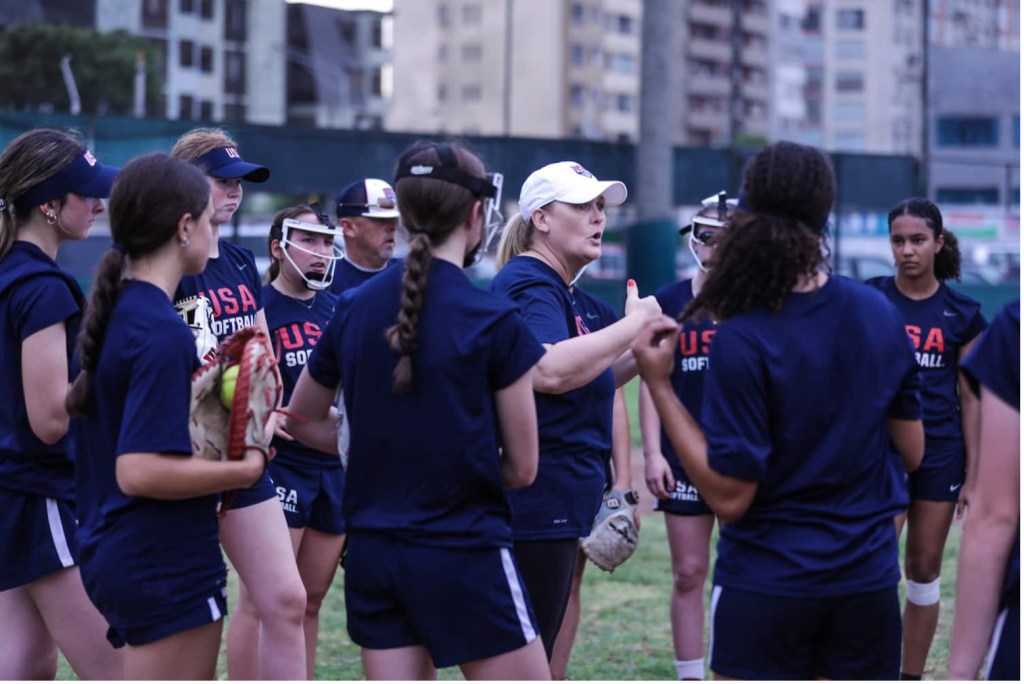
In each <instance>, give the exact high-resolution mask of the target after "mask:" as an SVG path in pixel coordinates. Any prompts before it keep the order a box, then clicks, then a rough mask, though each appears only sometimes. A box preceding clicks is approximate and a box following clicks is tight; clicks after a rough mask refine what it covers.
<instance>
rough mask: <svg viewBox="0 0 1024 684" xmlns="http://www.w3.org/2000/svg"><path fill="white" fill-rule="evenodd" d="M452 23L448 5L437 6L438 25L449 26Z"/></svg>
mask: <svg viewBox="0 0 1024 684" xmlns="http://www.w3.org/2000/svg"><path fill="white" fill-rule="evenodd" d="M450 23H451V16H450V14H449V12H448V5H445V4H443V3H442V4H440V5H438V6H437V25H438V26H448V25H449V24H450Z"/></svg>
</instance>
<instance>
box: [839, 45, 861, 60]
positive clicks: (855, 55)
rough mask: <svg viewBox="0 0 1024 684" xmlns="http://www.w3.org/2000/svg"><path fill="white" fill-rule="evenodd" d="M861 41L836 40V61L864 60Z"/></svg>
mask: <svg viewBox="0 0 1024 684" xmlns="http://www.w3.org/2000/svg"><path fill="white" fill-rule="evenodd" d="M864 54H865V51H864V41H863V40H838V41H836V58H837V59H864Z"/></svg>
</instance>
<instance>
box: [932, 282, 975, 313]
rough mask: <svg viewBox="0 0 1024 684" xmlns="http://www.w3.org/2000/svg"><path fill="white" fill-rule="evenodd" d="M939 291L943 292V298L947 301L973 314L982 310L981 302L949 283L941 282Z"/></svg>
mask: <svg viewBox="0 0 1024 684" xmlns="http://www.w3.org/2000/svg"><path fill="white" fill-rule="evenodd" d="M939 291H940V292H941V293H942V299H943V300H944V302H945V303H948V304H951V305H953V306H956V307H958V308H960V309H961V310H962V311H964V312H965V313H967V314H969V315H971V316H973V315H974V313H975V312H977V311H981V302H979V301H978V300H977V299H975V298H974V297H971V296H970V295H967V294H964V293H963V292H961V291H960V290H957V289H955V288H953V287H950V285H949V284H948V283H945V282H943V283H940V284H939Z"/></svg>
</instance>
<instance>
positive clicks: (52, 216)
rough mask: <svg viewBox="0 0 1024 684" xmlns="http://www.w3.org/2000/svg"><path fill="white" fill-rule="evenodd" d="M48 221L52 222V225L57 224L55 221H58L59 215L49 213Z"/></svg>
mask: <svg viewBox="0 0 1024 684" xmlns="http://www.w3.org/2000/svg"><path fill="white" fill-rule="evenodd" d="M46 222H47V223H48V224H50V225H51V226H52V225H53V224H55V223H56V222H57V216H56V214H47V215H46Z"/></svg>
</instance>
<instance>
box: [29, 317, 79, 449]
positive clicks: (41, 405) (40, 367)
mask: <svg viewBox="0 0 1024 684" xmlns="http://www.w3.org/2000/svg"><path fill="white" fill-rule="evenodd" d="M21 378H22V385H23V387H24V395H25V396H24V398H25V411H26V412H27V413H28V423H29V427H31V428H32V432H33V434H35V436H36V437H38V438H39V439H40V441H42V442H43V443H44V444H56V443H57V441H58V440H60V438H61V437H63V436H64V435H65V434H67V431H68V412H67V410H66V409H65V408H64V400H65V398H66V397H67V394H68V387H69V383H68V355H67V332H66V329H65V327H64V322H63V321H61V322H59V323H54V324H53V325H50V326H47V327H45V328H43V329H42V330H39V331H36V332H35V333H33V334H31V335H29V336H28V337H26V338H25V340H24V341H23V342H22V343H21Z"/></svg>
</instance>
